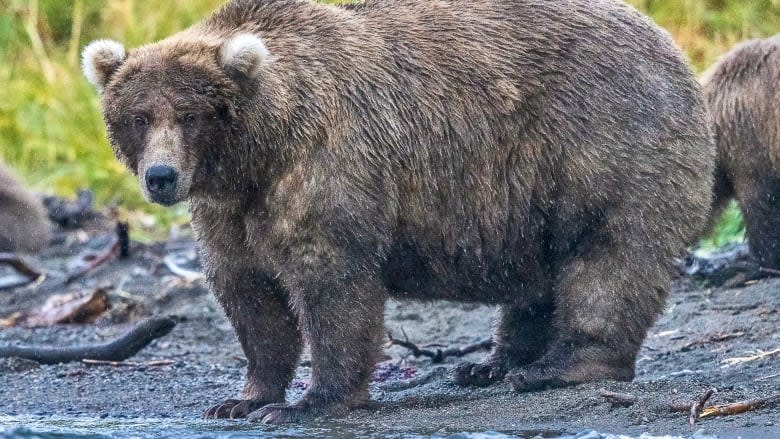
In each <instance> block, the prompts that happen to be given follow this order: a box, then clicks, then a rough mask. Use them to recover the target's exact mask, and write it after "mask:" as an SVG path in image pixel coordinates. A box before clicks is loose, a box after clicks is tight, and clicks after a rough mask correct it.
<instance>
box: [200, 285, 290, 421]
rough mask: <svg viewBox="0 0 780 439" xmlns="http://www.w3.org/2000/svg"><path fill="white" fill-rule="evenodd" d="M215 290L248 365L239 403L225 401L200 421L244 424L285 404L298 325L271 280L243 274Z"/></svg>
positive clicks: (217, 286)
mask: <svg viewBox="0 0 780 439" xmlns="http://www.w3.org/2000/svg"><path fill="white" fill-rule="evenodd" d="M213 284H214V290H215V293H216V296H217V299H218V300H219V301H220V303H221V304H222V306H223V308H224V309H225V313H226V314H227V316H228V318H229V319H230V322H231V323H232V325H233V327H234V328H235V330H236V334H237V335H238V339H239V341H240V342H241V347H242V348H243V350H244V355H246V359H247V362H248V364H247V377H246V385H245V386H244V391H243V394H242V396H241V398H240V399H227V400H225V401H223V402H221V403H219V404H217V405H215V406H213V407H211V408H209V409H208V410H206V412H204V413H203V417H204V418H217V419H218V418H231V419H232V418H244V417H246V416H247V415H248V414H249V413H251V412H253V411H255V410H257V409H259V408H260V407H263V406H265V405H267V404H271V403H276V402H283V401H284V395H285V390H286V388H287V385H288V384H289V383H290V381H291V380H292V377H293V374H294V372H295V367H296V366H297V363H298V359H299V356H300V352H301V347H302V342H301V335H300V331H299V330H298V322H297V319H296V317H295V315H294V314H293V312H292V310H291V309H290V306H289V302H288V299H287V296H286V294H284V292H283V291H281V290H280V289H279V288H278V286H277V285H276V284H275V283H274V282H273V281H271V280H267V279H264V278H262V277H260V276H253V275H251V274H249V273H244V274H243V275H238V276H235V277H225V278H224V279H223V278H220V277H217V279H215V280H214V282H213Z"/></svg>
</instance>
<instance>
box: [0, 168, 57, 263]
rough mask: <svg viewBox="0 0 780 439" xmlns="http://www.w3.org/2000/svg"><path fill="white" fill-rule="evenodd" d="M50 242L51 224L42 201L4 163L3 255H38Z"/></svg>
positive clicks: (0, 195)
mask: <svg viewBox="0 0 780 439" xmlns="http://www.w3.org/2000/svg"><path fill="white" fill-rule="evenodd" d="M50 239H51V223H50V222H49V220H48V218H47V217H46V211H45V209H44V208H43V205H42V204H41V200H40V199H38V197H36V196H35V195H34V194H32V193H31V192H30V191H29V190H27V189H26V188H25V187H24V186H22V185H21V183H19V181H18V180H17V179H16V177H15V176H14V175H13V173H12V172H11V170H10V169H8V167H6V166H5V164H3V162H1V161H0V251H2V252H15V251H21V252H28V253H29V252H35V251H38V250H40V249H41V248H43V247H46V246H47V245H49V240H50Z"/></svg>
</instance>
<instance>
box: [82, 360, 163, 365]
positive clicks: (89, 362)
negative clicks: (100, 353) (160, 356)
mask: <svg viewBox="0 0 780 439" xmlns="http://www.w3.org/2000/svg"><path fill="white" fill-rule="evenodd" d="M81 362H82V363H84V364H86V365H87V366H111V367H162V366H170V365H172V364H176V362H175V361H173V360H154V361H144V362H143V363H136V362H133V361H105V360H90V359H84V360H81Z"/></svg>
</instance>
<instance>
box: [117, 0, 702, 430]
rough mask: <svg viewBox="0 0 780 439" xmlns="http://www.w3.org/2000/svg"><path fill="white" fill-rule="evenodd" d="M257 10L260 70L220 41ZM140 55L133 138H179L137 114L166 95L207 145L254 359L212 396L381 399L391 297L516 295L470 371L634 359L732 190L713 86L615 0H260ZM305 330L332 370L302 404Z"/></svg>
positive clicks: (132, 89) (208, 216)
mask: <svg viewBox="0 0 780 439" xmlns="http://www.w3.org/2000/svg"><path fill="white" fill-rule="evenodd" d="M239 32H251V33H255V34H257V35H259V36H261V37H262V38H263V40H264V41H265V43H266V44H267V46H268V49H269V50H270V53H271V56H272V59H271V60H270V61H269V62H268V63H267V65H264V66H263V67H262V69H261V73H260V75H259V77H258V78H257V79H255V80H248V78H246V77H244V76H242V75H241V74H239V73H237V72H235V71H232V70H230V69H222V68H220V66H219V65H218V63H217V61H216V58H217V57H216V56H215V53H216V52H217V51H218V48H219V46H220V44H222V42H223V41H225V40H226V39H227V38H228V37H230V36H232V35H234V34H236V33H239ZM115 69H116V72H115V74H112V75H110V78H109V81H108V83H107V84H106V87H105V92H104V94H103V103H104V112H105V116H106V121H107V124H108V128H109V133H110V135H111V140H112V144H113V145H114V146H115V147H116V150H117V154H118V155H119V156H120V157H121V158H123V159H124V161H125V163H127V164H128V165H129V166H130V168H131V169H134V170H137V167H138V163H139V162H140V161H141V160H143V157H144V154H146V153H148V151H154V150H155V149H156V148H162V147H168V146H164V145H157V144H152V143H149V141H148V139H149V138H151V137H152V136H151V135H150V136H145V135H143V134H142V133H138V132H136V131H134V130H133V128H132V126H131V125H132V124H131V123H130V122H128V120H129V117H130V116H131V115H132V114H133V112H134V111H146V112H147V113H148V114H150V115H152V116H153V119H154V120H152V121H150V125H149V130H150V132H151V131H154V132H157V133H159V132H161V131H160V130H161V129H162V130H168V131H167V132H168V134H170V135H172V136H174V137H173V138H174V139H178V140H176V142H180V144H181V145H182V146H181V148H183V150H182V151H183V152H180V153H177V154H179V156H178V157H181V158H180V159H177V160H175V161H174V162H175V163H174V164H175V165H176V166H178V169H179V170H180V171H181V172H185V173H190V174H192V183H191V187H190V188H189V191H188V194H187V198H188V200H189V204H190V209H191V211H192V215H193V225H194V228H195V230H196V232H197V235H198V237H199V239H200V240H201V242H202V245H203V252H204V255H205V259H206V262H207V264H206V270H207V273H208V277H209V279H210V280H211V284H212V287H213V289H214V292H215V294H216V296H217V298H218V299H219V301H220V302H221V303H222V305H223V306H224V308H225V311H226V313H227V315H228V317H229V318H230V320H231V322H232V323H233V325H234V327H235V329H236V331H237V333H238V336H239V339H240V341H241V344H242V346H243V348H244V350H245V352H246V356H247V359H248V361H249V366H248V373H247V383H246V386H245V389H244V394H243V396H242V399H240V400H228V401H226V402H225V403H223V404H219V405H217V406H215V407H213V408H212V409H210V410H209V411H207V413H206V415H207V416H210V417H241V416H247V415H248V416H249V417H251V418H253V419H260V420H264V421H266V422H284V421H290V420H300V419H306V418H308V417H310V416H314V415H322V414H328V415H340V414H343V413H345V412H346V411H347V410H349V409H350V408H353V407H358V406H361V405H363V404H364V403H365V402H366V400H367V399H368V381H369V378H370V376H371V373H372V369H373V367H374V364H375V361H376V360H377V358H378V356H379V353H380V345H381V343H380V342H381V337H382V332H383V323H382V321H383V306H384V302H385V300H386V299H388V298H389V297H396V298H409V299H420V300H431V299H452V300H462V301H474V302H483V303H490V304H496V305H500V306H501V315H500V318H499V320H500V322H499V324H498V330H497V333H496V343H497V347H496V350H495V351H494V352H493V353H492V354H491V355H490V357H489V358H488V360H487V362H486V363H485V364H484V365H481V366H480V365H463V366H461V367H459V368H458V370H456V373H455V379H456V381H457V382H459V383H461V384H474V385H481V384H487V383H489V382H492V381H495V380H496V379H500V378H503V376H504V374H505V373H506V372H507V371H511V374H510V376H509V377H510V379H511V380H512V382H513V384H514V386H515V387H516V388H517V389H518V390H532V389H537V388H540V387H546V386H561V385H568V384H573V383H578V382H585V381H593V380H601V379H606V378H614V379H621V380H630V379H631V378H632V377H633V375H634V360H635V357H636V354H637V351H638V349H639V347H640V345H641V343H642V341H643V339H644V337H645V333H646V330H647V329H648V327H650V326H651V325H652V324H653V322H654V320H655V318H656V316H657V315H658V313H659V312H660V311H661V309H662V308H663V304H664V299H665V297H666V290H667V284H668V282H669V277H670V268H671V267H670V264H671V261H672V258H673V257H674V256H678V255H680V253H681V252H683V250H684V248H685V246H686V244H688V243H690V242H691V241H692V240H693V238H694V237H695V236H696V235H697V233H699V231H700V228H701V226H702V225H703V223H704V222H705V220H706V218H707V215H708V211H709V206H710V200H711V179H712V173H713V167H714V149H713V145H712V142H711V139H710V133H709V131H708V126H709V125H708V123H707V115H706V112H705V110H704V103H703V98H702V96H701V91H700V89H699V86H698V85H697V83H696V81H695V80H694V78H693V76H692V74H691V72H690V71H689V69H688V67H687V66H686V63H685V62H684V60H683V59H682V57H681V56H680V54H679V51H678V50H677V49H676V48H675V47H674V46H673V44H672V42H671V41H670V38H669V37H668V35H666V34H665V33H663V32H661V31H659V30H658V29H657V28H656V27H655V26H654V25H652V24H650V23H649V21H648V20H646V19H645V18H643V17H642V16H640V14H638V13H637V12H636V11H634V10H632V9H630V8H629V7H627V6H624V5H623V4H622V3H620V2H616V1H607V0H598V1H585V0H573V1H559V2H550V1H542V0H491V1H484V0H483V1H472V0H468V1H466V0H463V1H431V2H418V1H411V0H396V1H369V2H367V3H365V4H362V5H357V6H350V7H348V8H339V7H334V6H326V5H318V4H314V3H310V2H307V1H291V0H267V1H249V0H236V1H232V2H230V3H228V4H227V5H226V6H225V7H224V8H223V9H221V10H220V11H218V12H217V13H215V15H213V16H212V17H210V18H208V19H207V20H205V21H204V22H202V23H200V24H198V25H196V26H195V27H193V28H191V29H188V30H186V31H184V32H183V33H180V34H177V35H175V36H173V37H171V38H169V39H168V40H164V41H162V42H160V43H157V44H153V45H150V46H145V47H142V48H139V49H136V50H134V51H130V52H129V54H128V58H127V59H126V60H124V61H123V63H122V65H121V66H116V68H115ZM187 108H196V109H197V111H198V112H199V113H198V114H200V115H201V116H199V124H198V125H197V127H196V128H192V127H186V126H183V125H182V124H181V123H180V122H178V120H179V119H178V117H179V115H180V114H182V113H184V112H186V111H189V110H188V109H187ZM160 127H166V128H160ZM166 145H170V143H168V144H166ZM303 341H306V342H308V343H309V345H310V347H311V353H312V381H311V385H310V386H309V389H308V390H307V392H306V393H305V394H304V396H303V397H302V398H301V400H300V401H298V402H296V403H295V404H292V405H284V404H283V403H284V394H285V388H286V387H287V385H288V383H289V382H290V380H291V378H292V376H293V372H294V369H295V366H296V364H297V359H298V357H299V355H300V352H301V344H302V343H303ZM265 404H272V405H269V406H265Z"/></svg>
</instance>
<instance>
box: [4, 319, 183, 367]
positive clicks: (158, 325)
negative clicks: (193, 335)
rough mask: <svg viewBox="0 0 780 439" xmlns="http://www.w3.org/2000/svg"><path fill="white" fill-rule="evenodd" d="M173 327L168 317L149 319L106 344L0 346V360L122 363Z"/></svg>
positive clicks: (49, 362)
mask: <svg viewBox="0 0 780 439" xmlns="http://www.w3.org/2000/svg"><path fill="white" fill-rule="evenodd" d="M174 326H176V321H175V320H174V319H172V318H170V317H156V318H150V319H147V320H144V321H143V322H141V323H139V324H138V325H136V326H135V327H134V328H133V329H131V330H130V331H128V332H126V333H125V334H124V335H122V336H120V337H119V338H117V339H115V340H113V341H110V342H108V343H103V344H97V345H87V346H72V347H41V346H0V358H6V357H19V358H24V359H27V360H33V361H37V362H39V363H41V364H57V363H69V362H73V361H81V360H84V359H91V360H102V361H123V360H125V359H127V358H130V357H132V356H133V355H135V354H136V353H138V351H140V350H141V349H143V348H144V347H146V345H148V344H149V343H151V341H152V340H154V339H157V338H160V337H162V336H164V335H166V334H168V333H169V332H171V329H173V327H174Z"/></svg>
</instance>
